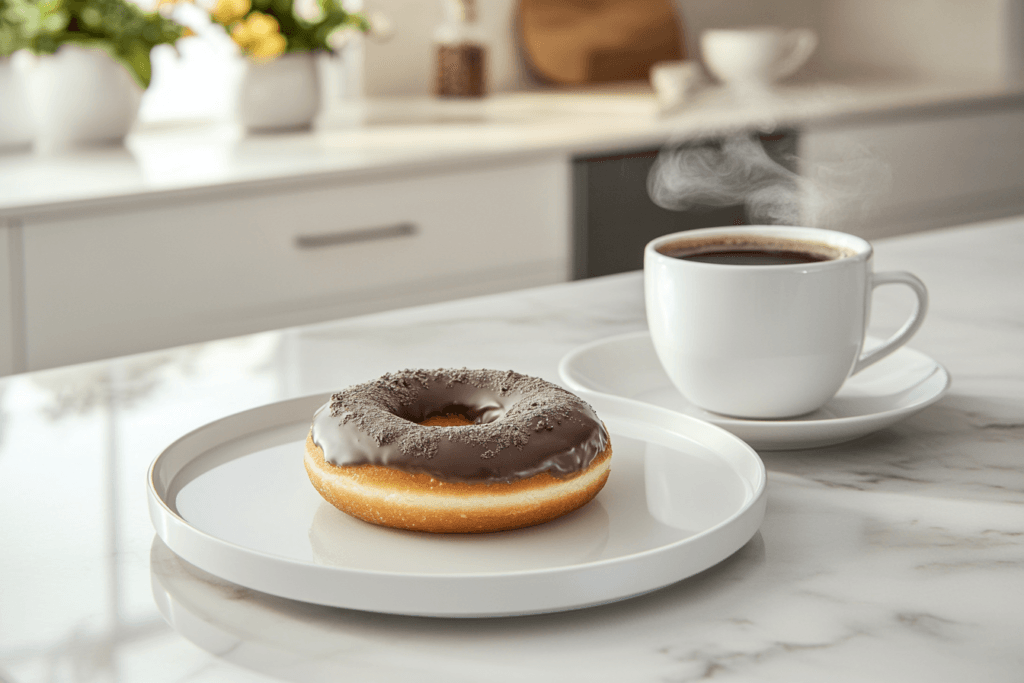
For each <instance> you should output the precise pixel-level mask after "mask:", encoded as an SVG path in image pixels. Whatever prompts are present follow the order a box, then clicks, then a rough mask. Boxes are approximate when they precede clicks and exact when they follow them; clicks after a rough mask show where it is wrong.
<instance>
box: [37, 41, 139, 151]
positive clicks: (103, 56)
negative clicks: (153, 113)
mask: <svg viewBox="0 0 1024 683" xmlns="http://www.w3.org/2000/svg"><path fill="white" fill-rule="evenodd" d="M28 92H29V102H30V104H31V111H32V116H33V119H34V121H35V128H36V135H35V147H36V150H37V151H41V152H49V151H58V150H60V149H64V148H68V147H77V146H82V145H97V144H120V143H121V142H122V141H123V140H124V138H125V136H126V135H127V134H128V131H129V130H131V127H132V125H133V124H134V123H135V118H136V116H138V113H139V104H140V103H141V101H142V87H141V86H139V84H138V83H136V82H135V79H133V78H132V77H131V74H129V73H128V70H127V69H125V67H124V66H123V65H121V64H119V63H118V62H116V61H115V60H114V59H113V58H112V57H110V55H108V54H107V53H106V52H104V51H103V50H98V49H86V48H81V47H77V46H74V45H65V46H63V47H61V48H60V49H59V50H58V51H57V52H56V53H55V54H52V55H40V56H39V57H38V58H37V59H36V61H35V64H34V65H33V66H32V67H31V68H30V69H29V72H28Z"/></svg>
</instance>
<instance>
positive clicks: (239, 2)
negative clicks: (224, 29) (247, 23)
mask: <svg viewBox="0 0 1024 683" xmlns="http://www.w3.org/2000/svg"><path fill="white" fill-rule="evenodd" d="M250 9H252V2H250V0H217V5H216V6H215V7H214V8H213V11H211V12H210V16H211V17H212V18H213V20H214V21H216V22H217V23H218V24H223V25H224V26H227V25H228V24H230V23H231V22H233V21H238V20H239V19H241V18H242V17H244V16H245V15H246V14H247V13H248V12H249V10H250Z"/></svg>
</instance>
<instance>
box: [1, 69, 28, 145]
mask: <svg viewBox="0 0 1024 683" xmlns="http://www.w3.org/2000/svg"><path fill="white" fill-rule="evenodd" d="M16 56H17V57H21V56H27V55H16ZM19 66H20V65H18V64H16V63H15V58H14V57H0V150H2V149H11V148H16V147H28V146H29V145H31V144H32V119H31V117H30V116H29V110H28V92H27V90H26V88H25V79H24V77H23V73H22V71H23V69H20V68H18V67H19Z"/></svg>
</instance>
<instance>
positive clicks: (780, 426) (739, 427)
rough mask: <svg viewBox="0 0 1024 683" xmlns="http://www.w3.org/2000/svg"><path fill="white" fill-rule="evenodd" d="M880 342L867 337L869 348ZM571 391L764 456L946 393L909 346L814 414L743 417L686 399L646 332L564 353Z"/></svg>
mask: <svg viewBox="0 0 1024 683" xmlns="http://www.w3.org/2000/svg"><path fill="white" fill-rule="evenodd" d="M878 342H879V340H876V339H873V338H870V337H869V338H868V340H867V342H866V344H865V345H866V346H868V347H870V346H872V345H873V344H876V343H878ZM558 370H559V374H560V375H561V377H562V381H563V382H565V384H566V386H567V387H568V388H569V389H571V390H572V391H574V392H576V393H577V394H579V395H580V396H582V397H584V398H586V399H587V400H588V401H594V400H596V397H598V396H615V397H618V398H622V399H628V400H631V401H635V402H639V403H643V404H645V405H655V406H660V407H662V408H667V409H669V410H672V411H675V412H678V413H682V414H684V415H690V416H692V417H696V418H698V419H701V420H705V421H707V422H711V423H712V424H716V425H718V426H719V427H722V428H723V429H727V430H729V431H730V432H732V433H733V434H735V435H736V436H738V437H740V438H741V439H743V440H744V441H746V442H747V443H748V444H750V445H751V446H753V447H754V448H756V449H757V450H763V451H782V450H796V449H802V448H820V447H822V446H831V445H834V444H839V443H844V442H846V441H851V440H853V439H856V438H859V437H862V436H866V435H868V434H871V433H872V432H876V431H878V430H879V429H884V428H885V427H888V426H890V425H893V424H895V423H897V422H899V421H900V420H903V419H905V418H907V417H909V416H910V415H913V414H914V413H916V412H918V411H920V410H923V409H924V408H926V407H927V406H929V405H931V404H932V403H935V402H936V401H938V400H939V399H940V398H942V396H943V394H945V393H946V391H947V390H948V389H949V383H950V379H949V373H948V372H946V368H944V367H942V365H940V364H939V363H938V362H936V361H935V360H933V359H932V358H929V357H928V356H926V355H925V354H923V353H921V352H919V351H914V350H913V349H909V348H907V347H905V346H904V347H903V348H901V349H899V350H897V351H896V352H895V353H893V354H892V355H891V356H889V357H888V358H885V359H883V360H881V361H879V362H878V363H875V364H874V365H872V366H870V367H868V368H867V369H865V370H863V371H861V372H859V373H857V374H856V375H854V376H853V377H851V378H849V379H848V380H846V383H845V384H843V386H842V388H841V389H840V390H839V393H838V394H836V395H835V396H834V397H833V398H832V400H830V401H829V402H828V403H826V404H825V406H824V407H822V408H821V409H820V410H817V411H815V412H813V413H811V414H809V415H803V416H801V417H798V418H792V419H788V420H742V419H738V418H731V417H726V416H724V415H718V414H716V413H711V412H708V411H706V410H702V409H701V408H698V407H697V406H695V405H693V404H691V403H690V402H689V401H687V400H686V399H685V398H684V397H683V395H682V394H680V393H679V390H678V389H676V388H675V386H674V385H673V384H672V381H671V380H670V379H669V378H668V375H666V374H665V371H664V370H663V369H662V366H661V362H660V361H659V360H658V356H657V354H656V353H655V351H654V344H653V343H652V342H651V335H650V333H648V332H646V331H645V332H631V333H629V334H624V335H619V336H615V337H609V338H607V339H602V340H600V341H597V342H594V343H592V344H587V345H586V346H582V347H580V348H578V349H575V350H574V351H572V352H570V353H569V354H568V355H566V356H565V358H563V359H562V362H561V363H560V364H559V367H558Z"/></svg>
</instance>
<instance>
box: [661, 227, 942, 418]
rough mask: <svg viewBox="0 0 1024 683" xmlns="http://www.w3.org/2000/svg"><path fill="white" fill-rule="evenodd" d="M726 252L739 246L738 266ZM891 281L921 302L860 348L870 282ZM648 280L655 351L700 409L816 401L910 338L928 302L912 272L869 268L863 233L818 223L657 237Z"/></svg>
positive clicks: (787, 408)
mask: <svg viewBox="0 0 1024 683" xmlns="http://www.w3.org/2000/svg"><path fill="white" fill-rule="evenodd" d="M723 252H742V254H738V255H736V256H734V257H732V258H733V260H735V261H738V262H739V263H740V265H734V264H730V263H722V262H721V261H723V260H728V255H727V254H724V253H723ZM787 252H788V253H790V254H792V258H791V259H790V260H791V261H793V262H791V263H787V264H781V265H780V264H776V263H774V261H777V260H778V258H776V257H774V256H772V254H779V253H787ZM758 253H761V254H762V256H758V255H757V254H758ZM715 255H717V256H715ZM694 258H702V259H705V260H710V261H719V262H702V261H698V260H692V259H694ZM758 260H763V261H768V262H771V263H770V264H768V265H760V264H757V261H758ZM890 283H901V284H905V285H907V286H909V287H910V288H911V289H912V290H913V291H914V293H915V294H916V295H917V308H916V309H915V310H914V312H913V314H912V315H911V316H910V319H909V320H908V321H907V322H906V324H905V325H903V327H902V328H900V329H899V330H898V331H897V332H896V333H895V334H893V336H892V337H891V338H889V339H888V340H886V341H885V343H883V344H882V345H881V346H879V347H877V348H875V349H872V350H871V351H868V352H867V353H862V351H861V349H862V346H863V343H864V335H865V331H866V329H867V324H868V317H869V315H870V310H871V294H872V290H873V289H874V288H875V287H877V286H879V285H883V284H890ZM644 289H645V297H646V304H647V323H648V325H649V327H650V330H651V338H652V340H653V341H654V348H655V350H656V351H657V354H658V358H659V359H660V360H661V364H662V365H663V366H664V368H665V371H666V373H667V374H668V376H669V378H670V379H671V380H672V383H673V384H675V386H676V388H677V389H679V391H680V392H682V394H683V396H685V397H686V398H687V399H688V400H689V401H690V402H691V403H693V404H694V405H696V406H699V407H701V408H704V409H705V410H710V411H713V412H716V413H722V414H724V415H732V416H735V417H745V418H755V419H773V418H785V417H794V416H797V415H803V414H805V413H809V412H812V411H814V410H816V409H818V408H820V407H821V406H823V405H824V404H825V403H826V402H828V400H829V399H830V398H832V397H833V396H834V395H835V394H836V392H837V391H839V388H840V387H841V386H842V384H843V382H844V381H846V378H847V377H849V376H850V375H852V374H854V373H857V372H860V371H861V370H863V369H864V368H866V367H868V366H869V365H871V364H872V363H875V362H877V361H879V360H881V359H882V358H884V357H886V356H887V355H889V354H890V353H892V352H893V351H895V350H896V349H898V348H899V347H900V346H902V345H903V344H905V343H906V342H907V340H908V339H910V337H911V336H913V334H914V333H915V332H916V331H917V329H918V328H919V327H920V326H921V323H922V322H923V321H924V316H925V313H926V311H927V309H928V292H927V290H926V289H925V286H924V284H923V283H922V282H921V281H920V280H919V279H917V278H916V277H914V276H913V275H911V274H910V273H905V272H886V273H875V272H874V269H873V267H872V250H871V245H870V244H868V242H866V241H865V240H863V239H861V238H859V237H855V236H853V235H848V234H845V233H841V232H834V231H831V230H821V229H817V228H797V227H782V226H737V227H727V228H707V229H702V230H690V231H687V232H680V233H674V234H671V235H665V236H663V237H659V238H658V239H655V240H653V241H651V242H650V243H648V245H647V248H646V250H645V252H644Z"/></svg>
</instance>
